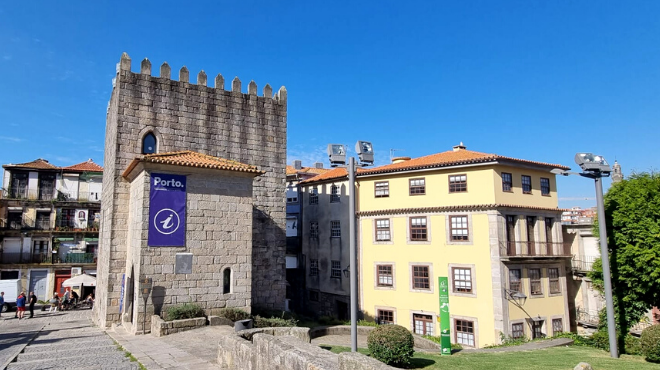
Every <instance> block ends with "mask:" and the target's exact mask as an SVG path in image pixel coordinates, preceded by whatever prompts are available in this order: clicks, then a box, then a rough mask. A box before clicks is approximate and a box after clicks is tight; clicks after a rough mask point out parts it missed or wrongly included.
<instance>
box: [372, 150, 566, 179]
mask: <svg viewBox="0 0 660 370" xmlns="http://www.w3.org/2000/svg"><path fill="white" fill-rule="evenodd" d="M488 162H500V163H509V164H513V165H515V164H526V165H534V166H539V167H545V168H547V169H548V170H551V169H553V168H560V169H563V170H570V167H566V166H562V165H560V164H551V163H543V162H536V161H528V160H525V159H516V158H511V157H505V156H501V155H497V154H488V153H481V152H475V151H472V150H467V149H459V150H450V151H446V152H442V153H436V154H431V155H427V156H424V157H419V158H414V159H410V160H407V161H403V162H399V163H392V164H388V165H385V166H380V167H376V168H371V169H368V170H364V171H363V172H362V174H364V175H369V174H377V173H387V172H400V171H406V170H417V169H424V168H436V167H448V166H456V165H463V164H475V163H488Z"/></svg>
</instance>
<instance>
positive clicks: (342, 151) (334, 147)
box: [328, 141, 374, 352]
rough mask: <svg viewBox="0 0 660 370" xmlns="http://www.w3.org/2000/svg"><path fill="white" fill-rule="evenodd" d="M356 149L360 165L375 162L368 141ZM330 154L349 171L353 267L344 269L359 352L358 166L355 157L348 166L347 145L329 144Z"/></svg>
mask: <svg viewBox="0 0 660 370" xmlns="http://www.w3.org/2000/svg"><path fill="white" fill-rule="evenodd" d="M355 151H356V152H357V153H358V157H359V158H360V165H359V166H360V167H364V166H369V165H372V164H373V163H374V150H373V146H372V145H371V143H370V142H368V141H358V142H357V143H356V144H355ZM328 156H329V157H330V166H332V167H346V169H347V172H348V184H349V186H350V193H349V194H348V213H349V223H348V230H349V232H348V234H349V238H350V239H349V254H350V258H349V266H353V269H352V270H350V269H348V270H349V271H344V273H345V274H346V273H348V274H349V275H350V278H349V281H350V286H351V351H352V352H357V312H358V303H357V270H358V269H357V268H356V267H355V266H357V248H356V245H355V229H356V225H355V173H356V171H357V166H356V163H355V158H354V157H349V158H348V166H346V147H345V146H344V145H342V144H329V145H328Z"/></svg>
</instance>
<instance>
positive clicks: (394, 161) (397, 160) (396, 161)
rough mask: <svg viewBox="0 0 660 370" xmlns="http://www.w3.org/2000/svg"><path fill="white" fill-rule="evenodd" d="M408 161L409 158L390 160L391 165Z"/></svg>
mask: <svg viewBox="0 0 660 370" xmlns="http://www.w3.org/2000/svg"><path fill="white" fill-rule="evenodd" d="M409 160H410V157H394V158H392V164H395V163H401V162H405V161H409Z"/></svg>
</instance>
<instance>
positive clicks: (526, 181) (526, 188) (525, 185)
mask: <svg viewBox="0 0 660 370" xmlns="http://www.w3.org/2000/svg"><path fill="white" fill-rule="evenodd" d="M522 190H523V194H532V177H531V176H527V175H522Z"/></svg>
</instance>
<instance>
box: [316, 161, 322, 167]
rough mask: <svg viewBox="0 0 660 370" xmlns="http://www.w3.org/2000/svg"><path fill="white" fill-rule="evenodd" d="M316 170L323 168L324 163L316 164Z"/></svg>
mask: <svg viewBox="0 0 660 370" xmlns="http://www.w3.org/2000/svg"><path fill="white" fill-rule="evenodd" d="M314 168H323V162H315V163H314Z"/></svg>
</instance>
